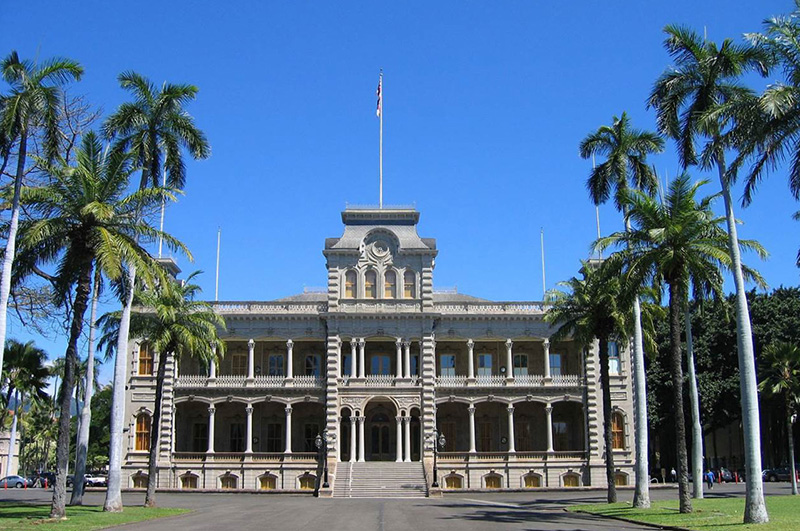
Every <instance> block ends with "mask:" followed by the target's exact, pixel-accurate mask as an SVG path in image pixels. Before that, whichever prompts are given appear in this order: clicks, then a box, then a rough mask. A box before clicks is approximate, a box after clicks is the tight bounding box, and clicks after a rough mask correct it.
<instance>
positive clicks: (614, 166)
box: [580, 112, 664, 508]
mask: <svg viewBox="0 0 800 531" xmlns="http://www.w3.org/2000/svg"><path fill="white" fill-rule="evenodd" d="M663 150H664V140H663V139H662V138H661V137H660V136H658V135H656V134H654V133H651V132H649V131H641V130H638V129H634V128H632V127H631V125H630V119H629V118H628V115H627V114H626V113H624V112H623V113H622V116H621V117H620V118H617V117H616V116H614V118H613V120H612V125H610V126H608V125H604V126H601V127H600V128H599V129H598V130H597V131H595V132H593V133H590V134H589V135H587V136H586V138H584V139H583V140H582V141H581V143H580V154H581V157H583V158H584V159H588V158H589V157H593V156H595V155H604V156H605V157H606V160H605V161H603V162H602V163H601V164H600V165H599V166H596V167H594V168H592V172H591V173H590V174H589V180H588V181H587V182H586V188H587V189H588V190H589V195H590V196H591V198H592V201H593V202H594V204H595V205H601V204H603V203H605V202H606V201H608V199H609V197H610V195H611V191H612V190H615V192H616V193H615V197H614V204H615V205H616V207H617V210H621V211H622V212H623V215H624V214H626V212H625V211H624V209H623V207H622V205H621V203H620V201H619V197H618V195H619V193H620V192H622V191H624V190H627V189H628V188H629V187H630V186H632V187H634V188H636V189H638V190H645V191H646V192H648V193H651V194H652V193H655V190H656V188H657V186H658V179H657V178H656V175H655V173H654V172H653V170H652V168H650V166H648V165H647V161H646V158H647V155H649V154H652V153H660V152H661V151H663ZM626 228H627V227H626ZM645 380H646V378H645V373H644V343H643V340H642V309H641V303H640V301H639V297H638V296H637V297H634V299H633V404H634V444H635V447H636V451H635V456H636V481H635V484H636V486H635V491H634V495H633V506H634V507H639V508H647V507H650V468H649V465H648V455H647V447H648V444H647V439H648V435H647V388H646V381H645Z"/></svg>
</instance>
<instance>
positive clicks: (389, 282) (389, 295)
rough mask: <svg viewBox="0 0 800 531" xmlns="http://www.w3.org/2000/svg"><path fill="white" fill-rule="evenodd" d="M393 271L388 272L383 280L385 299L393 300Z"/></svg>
mask: <svg viewBox="0 0 800 531" xmlns="http://www.w3.org/2000/svg"><path fill="white" fill-rule="evenodd" d="M395 278H396V276H395V274H394V271H389V272H387V273H386V276H385V277H384V280H383V297H384V298H385V299H394V286H395Z"/></svg>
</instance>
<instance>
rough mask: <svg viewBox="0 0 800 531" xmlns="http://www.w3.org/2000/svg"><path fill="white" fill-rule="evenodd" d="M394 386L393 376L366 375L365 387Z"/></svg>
mask: <svg viewBox="0 0 800 531" xmlns="http://www.w3.org/2000/svg"><path fill="white" fill-rule="evenodd" d="M393 385H394V376H393V375H391V374H369V375H367V381H366V386H367V387H391V386H393Z"/></svg>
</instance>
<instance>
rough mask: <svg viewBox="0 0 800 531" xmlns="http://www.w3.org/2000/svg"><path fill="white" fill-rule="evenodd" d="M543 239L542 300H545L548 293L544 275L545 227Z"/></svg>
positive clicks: (542, 233)
mask: <svg viewBox="0 0 800 531" xmlns="http://www.w3.org/2000/svg"><path fill="white" fill-rule="evenodd" d="M541 239H542V300H544V299H545V297H546V295H547V281H546V279H545V276H544V227H542V232H541Z"/></svg>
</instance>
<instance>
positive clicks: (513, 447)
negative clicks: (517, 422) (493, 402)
mask: <svg viewBox="0 0 800 531" xmlns="http://www.w3.org/2000/svg"><path fill="white" fill-rule="evenodd" d="M507 409H508V453H510V454H513V453H515V452H516V451H517V448H516V445H515V443H514V406H512V405H509V406H508V408H507Z"/></svg>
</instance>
